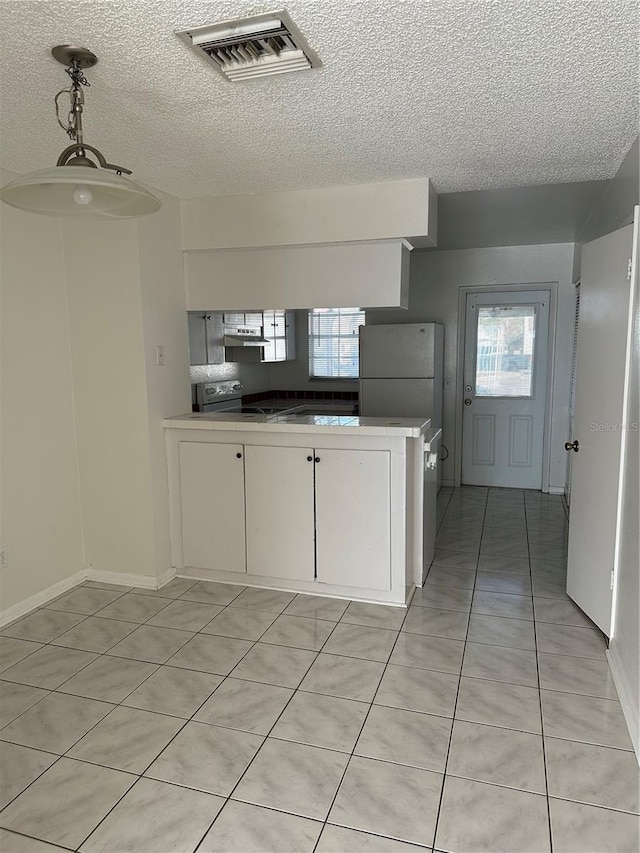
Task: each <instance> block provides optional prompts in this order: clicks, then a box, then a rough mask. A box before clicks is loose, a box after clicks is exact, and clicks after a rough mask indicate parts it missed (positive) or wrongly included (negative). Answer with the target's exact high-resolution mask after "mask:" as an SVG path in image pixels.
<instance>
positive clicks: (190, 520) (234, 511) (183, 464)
mask: <svg viewBox="0 0 640 853" xmlns="http://www.w3.org/2000/svg"><path fill="white" fill-rule="evenodd" d="M243 455H244V451H243V447H242V445H241V444H205V443H204V442H196V441H183V442H180V451H179V459H180V498H181V506H182V563H183V565H184V566H187V567H188V566H192V567H194V568H200V569H219V570H221V571H225V572H245V571H246V555H245V533H244V530H245V526H244V468H243Z"/></svg>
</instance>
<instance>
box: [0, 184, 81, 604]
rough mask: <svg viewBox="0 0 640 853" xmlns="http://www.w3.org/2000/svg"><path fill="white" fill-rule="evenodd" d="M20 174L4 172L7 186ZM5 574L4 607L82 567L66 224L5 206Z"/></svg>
mask: <svg viewBox="0 0 640 853" xmlns="http://www.w3.org/2000/svg"><path fill="white" fill-rule="evenodd" d="M14 177H17V176H15V175H13V174H11V173H9V172H4V171H2V172H1V173H0V182H1V183H2V184H4V183H6V182H8V181H10V180H12V179H13V178H14ZM0 241H1V242H0V287H1V296H0V308H1V314H0V336H1V350H0V364H1V374H0V390H1V397H0V542H1V543H2V544H3V545H5V546H6V547H7V549H8V566H7V568H5V569H3V570H2V574H1V575H0V585H1V587H0V590H1V607H2V610H3V611H4V610H7V609H8V608H11V607H13V606H14V605H16V604H18V603H19V602H21V601H23V600H24V599H26V598H29V597H30V596H32V595H35V594H36V593H38V592H40V591H41V590H43V589H45V588H46V587H49V586H51V585H52V584H55V583H58V582H60V581H63V580H64V579H65V578H67V577H69V576H70V575H72V574H74V573H75V572H77V571H79V570H80V569H82V568H83V566H84V556H83V546H82V527H81V516H80V490H79V478H78V460H77V455H76V435H75V421H74V404H73V383H72V371H71V354H70V351H69V329H68V321H67V297H66V292H65V259H64V250H63V241H62V228H61V225H60V222H59V221H57V220H55V219H50V218H48V217H44V216H33V215H31V214H28V213H22V212H20V211H17V210H14V209H13V208H10V207H8V206H7V205H4V204H3V205H0Z"/></svg>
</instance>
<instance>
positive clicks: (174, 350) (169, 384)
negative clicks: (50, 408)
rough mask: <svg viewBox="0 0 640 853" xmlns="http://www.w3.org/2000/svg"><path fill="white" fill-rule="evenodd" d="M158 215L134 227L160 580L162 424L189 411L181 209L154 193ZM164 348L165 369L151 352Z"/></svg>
mask: <svg viewBox="0 0 640 853" xmlns="http://www.w3.org/2000/svg"><path fill="white" fill-rule="evenodd" d="M156 194H157V195H158V196H160V197H161V199H162V209H161V210H160V211H159V212H158V213H155V214H154V215H153V216H147V217H144V218H142V219H139V220H138V221H137V223H136V224H137V232H138V252H139V264H140V294H141V308H142V330H143V352H144V367H145V374H146V402H147V415H148V440H149V452H150V465H151V489H152V495H151V500H152V512H153V528H154V537H153V538H154V551H155V568H156V571H157V574H158V576H159V578H160V579H162V577H163V576H165V575H166V573H167V572H169V570H170V566H171V554H170V548H169V526H168V518H169V496H168V491H167V462H166V459H167V456H166V450H165V442H164V427H163V426H162V419H163V418H166V417H171V416H172V415H179V414H182V413H183V412H188V411H190V410H191V390H190V380H189V343H188V334H187V317H186V313H185V308H184V282H183V266H182V251H181V249H180V203H179V201H178V199H176V198H173V197H172V196H168V195H165V194H160V193H156ZM158 346H163V347H164V361H165V363H164V365H163V366H159V365H158V364H157V353H156V348H157V347H158Z"/></svg>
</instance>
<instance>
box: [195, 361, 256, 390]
mask: <svg viewBox="0 0 640 853" xmlns="http://www.w3.org/2000/svg"><path fill="white" fill-rule="evenodd" d="M189 373H190V375H191V384H192V385H193V384H195V383H196V382H221V381H222V380H223V379H237V380H238V381H239V382H241V383H242V386H243V390H244V393H245V394H255V393H258V392H260V391H266V390H268V389H269V388H270V387H271V369H270V366H269V365H268V364H242V363H240V362H235V361H227V362H224V363H223V364H197V365H193V366H191V367H190V368H189Z"/></svg>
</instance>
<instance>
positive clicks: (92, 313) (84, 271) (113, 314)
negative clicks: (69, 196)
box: [63, 220, 156, 577]
mask: <svg viewBox="0 0 640 853" xmlns="http://www.w3.org/2000/svg"><path fill="white" fill-rule="evenodd" d="M63 230H64V245H65V262H66V271H67V289H68V298H69V322H70V338H71V356H72V361H73V382H74V395H75V402H76V426H77V436H78V458H79V460H80V490H81V494H82V522H83V530H84V539H85V549H86V559H87V564H88V566H89V567H90V568H92V569H93V570H95V571H99V572H128V573H134V574H139V575H144V576H149V577H154V576H155V575H156V568H155V553H154V541H153V508H152V501H151V489H150V482H151V461H150V455H149V423H148V409H147V388H146V375H145V360H144V350H143V337H142V305H141V294H140V268H139V254H138V234H137V227H136V224H135V222H129V221H123V222H103V221H90V220H86V221H82V220H69V221H66V222H65V223H64V225H63Z"/></svg>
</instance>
